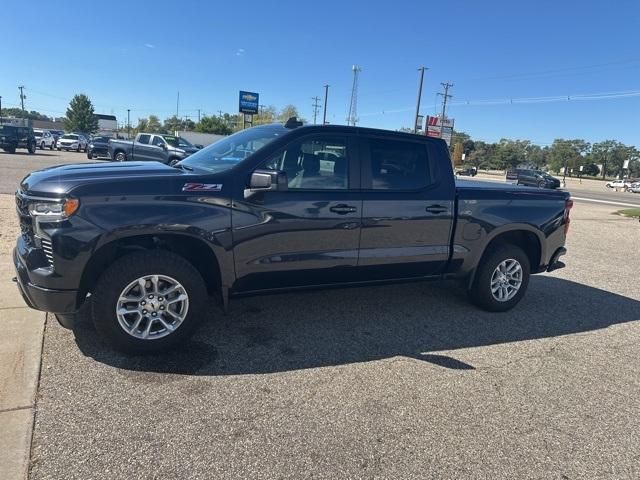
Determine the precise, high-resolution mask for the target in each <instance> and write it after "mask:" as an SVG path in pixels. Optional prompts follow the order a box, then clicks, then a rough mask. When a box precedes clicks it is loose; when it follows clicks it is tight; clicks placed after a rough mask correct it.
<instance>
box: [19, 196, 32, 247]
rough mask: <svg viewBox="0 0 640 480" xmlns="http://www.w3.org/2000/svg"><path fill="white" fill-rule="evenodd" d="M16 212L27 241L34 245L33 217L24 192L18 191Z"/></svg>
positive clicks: (23, 236)
mask: <svg viewBox="0 0 640 480" xmlns="http://www.w3.org/2000/svg"><path fill="white" fill-rule="evenodd" d="M16 213H17V214H18V220H19V221H20V233H21V234H22V238H23V239H24V241H25V243H26V244H27V245H29V246H33V244H34V242H33V218H31V216H30V215H29V202H28V200H27V198H26V197H25V196H24V194H23V193H22V192H20V191H18V192H16Z"/></svg>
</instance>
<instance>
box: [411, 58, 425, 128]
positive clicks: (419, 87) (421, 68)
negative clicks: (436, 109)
mask: <svg viewBox="0 0 640 480" xmlns="http://www.w3.org/2000/svg"><path fill="white" fill-rule="evenodd" d="M418 70H419V71H420V85H419V86H418V101H417V102H416V116H415V118H414V119H413V133H418V116H419V115H420V100H421V99H422V82H423V81H424V71H425V70H429V69H428V68H427V67H420V68H419V69H418Z"/></svg>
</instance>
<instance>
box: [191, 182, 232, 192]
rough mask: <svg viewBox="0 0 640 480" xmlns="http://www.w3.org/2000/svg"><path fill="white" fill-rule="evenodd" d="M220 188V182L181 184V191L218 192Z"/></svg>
mask: <svg viewBox="0 0 640 480" xmlns="http://www.w3.org/2000/svg"><path fill="white" fill-rule="evenodd" d="M221 190H222V183H185V184H184V185H183V186H182V191H183V192H219V191H221Z"/></svg>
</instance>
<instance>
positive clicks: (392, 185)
mask: <svg viewBox="0 0 640 480" xmlns="http://www.w3.org/2000/svg"><path fill="white" fill-rule="evenodd" d="M369 151H370V158H371V188H373V189H374V190H418V189H421V188H425V187H427V186H429V185H431V184H432V183H433V180H432V177H431V172H430V171H429V159H428V156H427V148H426V146H425V145H423V144H422V143H414V142H403V141H400V140H388V139H373V138H372V139H370V140H369Z"/></svg>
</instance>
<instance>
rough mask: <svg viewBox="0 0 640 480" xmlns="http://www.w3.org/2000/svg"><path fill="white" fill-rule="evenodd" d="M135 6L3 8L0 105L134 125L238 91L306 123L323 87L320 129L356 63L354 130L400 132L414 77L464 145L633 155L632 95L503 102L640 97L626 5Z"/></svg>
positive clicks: (221, 101)
mask: <svg viewBox="0 0 640 480" xmlns="http://www.w3.org/2000/svg"><path fill="white" fill-rule="evenodd" d="M150 4H151V3H150V2H141V1H140V2H138V1H135V0H130V1H127V2H121V1H119V0H111V1H109V2H106V3H102V4H101V5H100V6H99V7H98V6H94V3H93V2H86V1H84V2H74V1H65V2H62V3H60V4H59V5H58V6H57V7H56V8H52V3H51V2H50V1H46V2H45V1H40V0H31V1H30V2H16V1H14V0H4V1H3V7H2V11H3V21H2V38H3V40H2V42H0V58H2V59H3V61H2V66H1V67H0V95H2V104H3V107H4V106H15V105H17V104H19V92H18V89H17V86H18V85H25V87H26V88H25V94H26V95H27V100H26V107H27V108H28V109H30V110H31V109H34V110H39V111H42V112H43V113H46V114H49V115H57V116H60V115H63V114H64V111H65V109H66V106H67V104H68V101H69V99H70V98H71V97H72V96H73V94H75V93H79V92H84V93H87V94H88V95H89V96H90V98H91V99H92V100H93V102H94V104H95V106H96V111H97V112H99V113H114V114H115V115H117V117H118V119H119V120H120V121H126V110H127V108H130V109H131V116H132V123H135V122H136V119H137V118H138V117H142V116H147V115H149V114H151V113H155V114H157V115H159V116H160V117H161V118H165V117H168V116H170V115H172V114H174V113H175V108H176V93H177V92H178V91H180V115H181V116H183V115H191V116H192V118H195V116H197V109H198V108H200V109H201V111H202V112H204V113H207V114H213V113H215V112H217V111H218V110H223V111H228V112H235V111H237V104H238V90H239V89H245V90H251V91H256V92H259V93H260V95H261V97H260V100H261V102H260V103H262V104H267V105H269V104H273V105H276V106H278V107H281V106H283V105H285V104H287V103H292V104H294V105H296V106H297V107H298V108H299V109H300V111H301V113H302V115H303V116H305V117H306V118H307V119H311V118H312V108H311V104H312V100H311V97H313V96H315V95H318V96H320V97H322V96H323V85H324V84H325V83H328V84H330V85H331V87H330V93H329V107H328V120H329V121H330V122H332V123H344V122H345V117H346V115H347V110H348V102H349V95H350V91H351V79H352V76H351V75H352V73H351V65H352V64H354V63H355V64H358V65H360V66H361V67H362V73H361V78H360V95H359V101H358V112H359V116H360V125H365V126H373V127H381V128H391V129H396V128H399V127H402V126H410V125H411V124H412V119H413V115H414V109H415V97H416V89H417V80H418V72H417V67H419V66H420V65H424V66H427V67H429V68H430V70H428V71H427V73H426V75H425V86H424V93H423V102H422V109H421V110H422V113H425V114H432V113H433V112H434V111H435V109H436V108H438V109H439V99H437V97H436V92H437V91H439V90H440V82H444V81H451V82H453V83H454V84H455V86H454V87H453V88H452V90H451V93H452V94H453V95H454V98H453V99H452V106H451V108H450V110H449V116H451V117H454V118H455V119H456V129H460V130H464V131H467V132H468V133H470V134H471V135H472V136H473V137H475V138H479V139H484V140H490V141H495V140H498V139H500V138H502V137H506V138H528V139H531V140H533V141H534V142H537V143H540V144H545V143H550V142H551V141H553V139H554V138H557V137H564V138H585V139H587V140H589V141H592V142H593V141H599V140H603V139H606V138H616V139H619V140H621V141H623V142H625V143H627V144H634V145H637V146H640V95H639V96H622V97H619V98H604V99H600V100H584V99H582V100H579V99H574V100H569V101H564V100H563V101H549V102H541V103H537V101H536V102H532V101H528V102H526V103H522V102H521V101H520V102H519V101H518V100H517V99H521V98H540V97H565V96H569V97H571V96H574V98H576V97H575V96H576V95H582V94H596V93H610V92H638V93H640V48H639V47H640V2H638V1H637V0H616V1H615V2H610V3H608V4H607V3H602V2H596V1H592V0H582V1H580V2H569V1H562V0H555V1H547V0H541V1H533V0H530V1H524V0H523V1H514V0H511V1H506V0H499V1H498V0H496V1H490V0H487V1H474V0H448V1H441V2H435V1H426V0H422V1H416V2H407V1H401V0H396V1H394V2H389V1H347V0H342V1H333V0H331V1H325V2H301V1H289V0H280V1H277V2H267V1H264V0H262V1H256V2H251V1H243V2H204V1H197V2H196V1H188V0H184V1H182V2H175V1H172V2H168V1H154V2H153V6H149V5H150ZM8 60H10V61H8ZM512 98H513V99H516V100H515V101H514V103H513V104H512V103H509V102H510V101H509V99H512ZM485 100H496V101H497V102H495V103H493V104H492V103H490V102H489V103H482V101H485ZM466 102H469V104H467V103H466Z"/></svg>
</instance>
